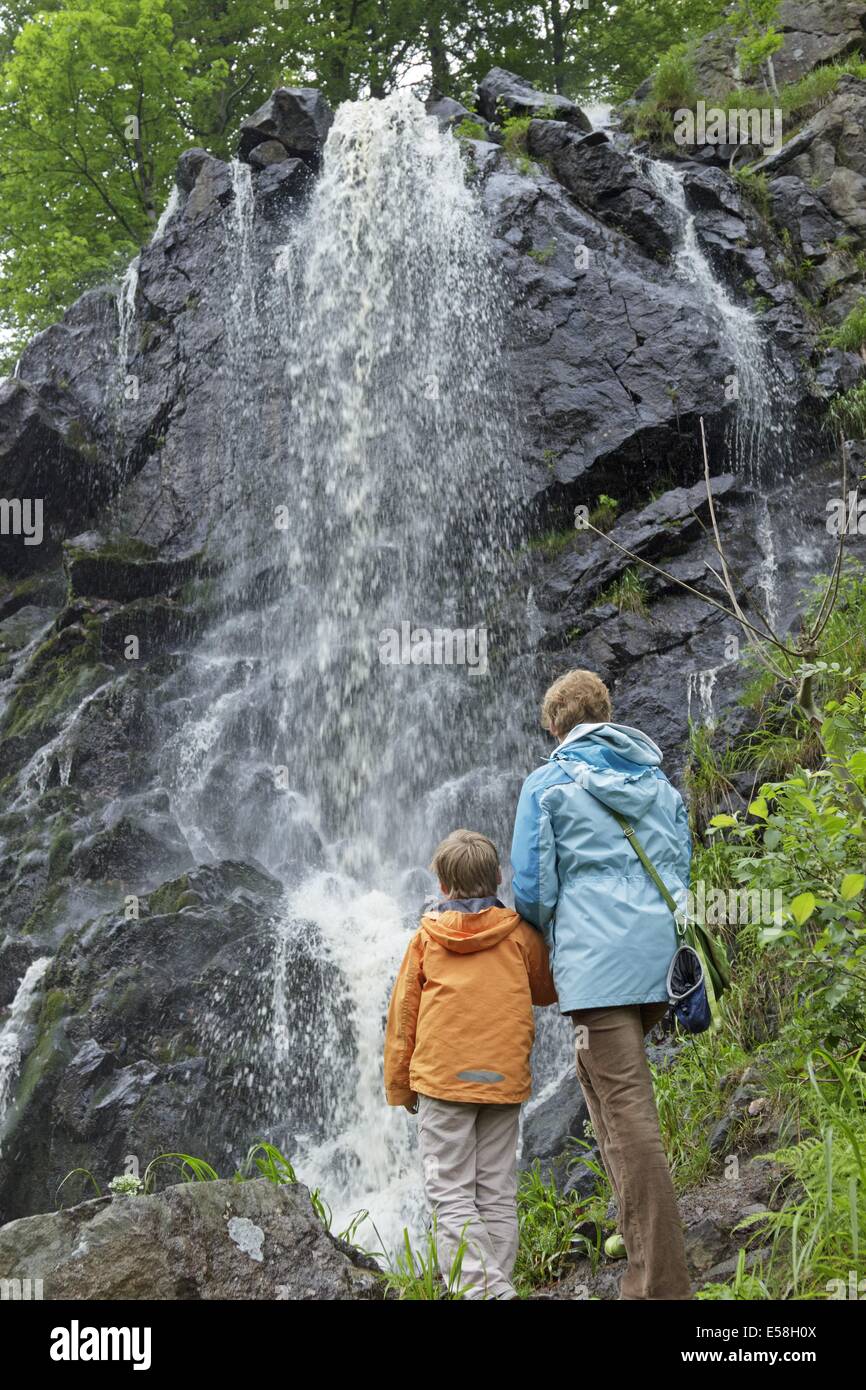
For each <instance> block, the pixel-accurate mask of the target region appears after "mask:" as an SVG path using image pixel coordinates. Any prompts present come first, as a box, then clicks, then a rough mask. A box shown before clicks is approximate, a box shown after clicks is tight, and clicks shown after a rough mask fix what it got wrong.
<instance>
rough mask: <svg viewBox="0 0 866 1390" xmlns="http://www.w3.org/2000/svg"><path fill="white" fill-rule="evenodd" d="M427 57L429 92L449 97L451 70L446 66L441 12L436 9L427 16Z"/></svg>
mask: <svg viewBox="0 0 866 1390" xmlns="http://www.w3.org/2000/svg"><path fill="white" fill-rule="evenodd" d="M426 27H427V56H428V57H429V59H430V83H431V90H432V91H434V92H438V93H439V94H440V96H443V97H450V96H452V95H453V93H452V90H451V88H452V81H453V79H452V77H451V69H450V68H449V66H448V50H447V48H446V47H445V37H444V35H443V33H442V12H441V10H440V9H439V8H438V6H437V8H436V9H435V10H434V12H433V13H432V14H429V15H428V16H427V20H426Z"/></svg>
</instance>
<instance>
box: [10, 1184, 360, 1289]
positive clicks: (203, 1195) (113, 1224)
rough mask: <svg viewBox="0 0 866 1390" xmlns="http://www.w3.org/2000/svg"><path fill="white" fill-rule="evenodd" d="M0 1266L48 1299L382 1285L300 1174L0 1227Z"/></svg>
mask: <svg viewBox="0 0 866 1390" xmlns="http://www.w3.org/2000/svg"><path fill="white" fill-rule="evenodd" d="M0 1278H3V1279H33V1280H36V1279H38V1280H41V1281H42V1296H43V1297H44V1298H46V1299H49V1300H54V1299H69V1298H74V1299H75V1300H76V1301H78V1300H80V1299H85V1300H90V1299H112V1300H113V1299H159V1300H163V1299H169V1300H181V1301H183V1300H186V1299H202V1298H204V1299H213V1298H217V1299H220V1298H221V1299H286V1300H293V1301H294V1300H305V1301H306V1300H316V1301H323V1300H324V1301H335V1300H348V1299H376V1298H381V1297H383V1293H382V1285H381V1283H380V1281H379V1280H378V1279H377V1276H376V1265H375V1264H374V1262H373V1261H372V1260H370V1259H367V1258H365V1257H363V1256H359V1255H358V1254H357V1253H354V1255H353V1254H351V1253H350V1252H349V1248H348V1247H346V1246H344V1245H343V1244H342V1243H341V1242H340V1241H338V1240H336V1239H335V1238H334V1237H333V1236H331V1235H330V1234H329V1233H328V1232H327V1231H326V1230H325V1228H324V1226H323V1225H322V1223H321V1221H320V1220H319V1218H318V1216H317V1215H316V1213H315V1212H314V1210H313V1206H312V1203H311V1201H310V1193H309V1191H308V1190H307V1188H306V1187H303V1186H302V1185H301V1184H299V1183H297V1184H289V1185H285V1186H277V1185H276V1184H274V1183H270V1182H267V1181H266V1180H265V1179H263V1178H259V1179H256V1180H254V1181H249V1182H241V1183H236V1182H231V1181H221V1182H201V1183H197V1182H194V1183H183V1184H180V1185H179V1186H176V1187H169V1188H166V1189H165V1191H163V1192H160V1193H158V1194H155V1195H151V1196H139V1197H114V1198H105V1199H103V1200H94V1201H89V1202H83V1203H81V1205H80V1206H76V1207H72V1208H71V1209H70V1210H67V1211H64V1212H62V1213H61V1212H53V1213H50V1214H47V1215H44V1216H31V1217H28V1218H26V1219H24V1220H21V1221H14V1222H12V1223H11V1224H10V1225H7V1226H4V1227H3V1228H2V1229H0Z"/></svg>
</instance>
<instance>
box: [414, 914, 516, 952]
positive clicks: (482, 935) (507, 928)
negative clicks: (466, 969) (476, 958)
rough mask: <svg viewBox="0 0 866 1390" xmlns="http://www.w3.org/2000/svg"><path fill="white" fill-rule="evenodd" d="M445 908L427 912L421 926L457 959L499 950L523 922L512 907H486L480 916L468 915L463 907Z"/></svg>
mask: <svg viewBox="0 0 866 1390" xmlns="http://www.w3.org/2000/svg"><path fill="white" fill-rule="evenodd" d="M442 907H443V909H444V910H442V911H438V912H426V913H425V914H424V916H423V917H422V918H421V926H422V927H423V928H424V930H425V931H426V933H427V935H428V936H431V937H432V938H433V940H434V941H438V943H439V945H440V946H444V947H445V948H446V949H447V950H449V951H456V952H457V953H458V955H469V954H471V953H472V952H474V951H486V950H487V949H488V947H490V946H496V945H497V944H498V943H499V942H500V941H504V940H505V938H506V936H510V935H511V933H512V932H513V931H514V930H515V928H517V927H519V926H520V923H521V920H522V919H521V918H520V916H519V915H518V914H517V913H516V912H514V911H513V910H512V908H510V907H499V906H494V907H485V908H482V909H481V911H480V912H467V911H466V905H465V904H463V903H461V904H460V906H458V907H449V906H448V905H447V904H445V903H443V904H442Z"/></svg>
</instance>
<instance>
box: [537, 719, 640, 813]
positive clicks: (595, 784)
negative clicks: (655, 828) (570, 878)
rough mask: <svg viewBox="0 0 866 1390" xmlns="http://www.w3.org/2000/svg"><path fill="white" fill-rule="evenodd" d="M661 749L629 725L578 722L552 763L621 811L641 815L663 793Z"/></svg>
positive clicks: (614, 808) (599, 798)
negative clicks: (659, 771) (661, 791)
mask: <svg viewBox="0 0 866 1390" xmlns="http://www.w3.org/2000/svg"><path fill="white" fill-rule="evenodd" d="M661 760H662V754H661V749H660V748H659V747H658V746H657V744H655V743H653V741H652V739H651V738H648V737H647V735H646V734H643V733H641V731H640V729H632V728H630V727H629V726H628V725H627V724H577V725H576V726H575V727H574V728H573V729H572V730H571V732H570V733H568V734H566V736H565V738H564V739H563V740H562V742H561V743H560V744H559V746H558V748H556V749H554V751H553V753H552V754H551V756H550V761H551V762H556V763H559V765H560V766H562V767H563V768H564V769H565V771H567V772H568V773H569V775H570V776H572V777H573V778H574V780H575V781H576V782H577V783H578V785H579V786H581V787H584V788H585V790H586V791H588V792H590V793H591V795H592V796H594V797H595V798H596V800H598V801H601V802H603V803H604V805H605V806H609V807H610V808H611V809H612V810H614V811H619V813H620V815H624V816H628V817H629V818H631V819H633V820H639V819H640V817H641V816H642V815H644V813H645V812H646V811H647V810H648V809H649V807H650V806H651V805H652V803H653V802H654V801H655V799H656V796H657V795H658V789H659V777H660V776H661V774H658V773H657V772H656V769H657V768H658V767H659V765H660V763H661Z"/></svg>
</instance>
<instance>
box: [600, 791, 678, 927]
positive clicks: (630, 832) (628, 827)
mask: <svg viewBox="0 0 866 1390" xmlns="http://www.w3.org/2000/svg"><path fill="white" fill-rule="evenodd" d="M606 809H607V810H608V811H610V813H611V815H612V816H613V818H614V820H615V821H616V822H617V824H618V825H619V828H620V830H621V831H622V833H623V835H624V836H625V838H626V839H627V840H628V842H629V844H630V845H631V847H632V849H633V850H634V852H635V854H636V855H637V857H638V859H639V860H640V862H641V863H642V864H643V866H644V868H645V869H646V871H647V873H648V874H649V876H650V878H651V879H652V881H653V883H654V884H655V886H656V888H657V889H658V890H659V892H660V893H661V895H662V897H663V898H664V900H665V902H666V903H667V905H668V907H669V908H670V910H671V912H672V913H673V915H674V917H675V918H676V922H677V931H678V932H679V934H680V936H685V926H684V925H682V926H681V924H680V917H679V908H678V907H677V904H676V899H675V898H674V897H673V895H672V894H671V893H670V891H669V890H668V886H667V884H666V883H665V881H664V879H663V878H662V876H661V874H660V873H659V871H658V869H657V868H656V866H655V864H654V863H653V861H652V860H651V859H650V857H649V855H648V854H647V852H646V850H645V849H644V847H643V845H642V844H641V842H640V840H639V839H638V837H637V831H636V830H635V828H634V826H633V825H632V823H631V821H630V820H628V819H627V817H626V816H624V815H622V814H621V813H620V812H619V811H615V810H614V809H613V807H612V806H608V807H607V808H606Z"/></svg>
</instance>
